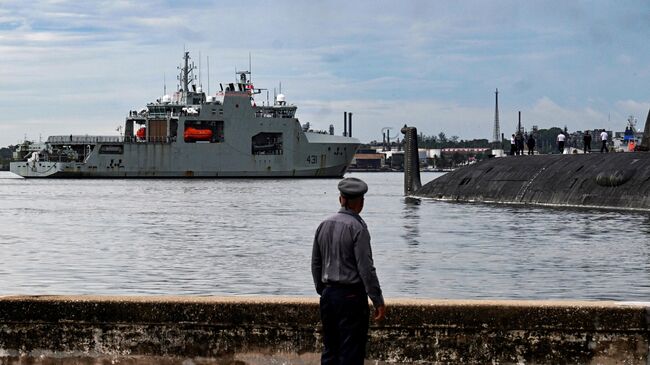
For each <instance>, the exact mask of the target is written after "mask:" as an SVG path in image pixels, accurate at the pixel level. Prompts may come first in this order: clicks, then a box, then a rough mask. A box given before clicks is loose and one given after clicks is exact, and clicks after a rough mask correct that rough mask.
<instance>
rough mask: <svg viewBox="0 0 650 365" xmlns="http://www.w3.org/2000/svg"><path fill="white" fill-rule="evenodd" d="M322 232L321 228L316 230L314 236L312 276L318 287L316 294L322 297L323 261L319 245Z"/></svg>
mask: <svg viewBox="0 0 650 365" xmlns="http://www.w3.org/2000/svg"><path fill="white" fill-rule="evenodd" d="M319 232H320V226H319V227H318V229H317V230H316V234H315V235H314V245H313V247H312V250H311V276H312V278H313V279H314V286H315V287H316V292H317V293H318V294H319V295H320V294H322V293H323V288H324V285H323V280H322V275H323V260H322V257H321V254H320V246H319V244H318V233H319Z"/></svg>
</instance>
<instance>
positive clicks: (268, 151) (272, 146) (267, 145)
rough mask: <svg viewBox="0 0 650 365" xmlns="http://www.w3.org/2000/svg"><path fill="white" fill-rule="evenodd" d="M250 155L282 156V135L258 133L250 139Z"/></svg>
mask: <svg viewBox="0 0 650 365" xmlns="http://www.w3.org/2000/svg"><path fill="white" fill-rule="evenodd" d="M251 153H252V154H253V155H281V154H283V147H282V133H269V132H262V133H258V134H256V135H254V136H253V138H251Z"/></svg>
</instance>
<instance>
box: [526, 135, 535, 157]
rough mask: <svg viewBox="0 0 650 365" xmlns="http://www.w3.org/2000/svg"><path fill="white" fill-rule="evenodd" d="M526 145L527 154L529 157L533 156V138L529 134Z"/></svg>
mask: <svg viewBox="0 0 650 365" xmlns="http://www.w3.org/2000/svg"><path fill="white" fill-rule="evenodd" d="M526 145H527V146H528V154H529V155H534V154H535V137H534V136H533V134H532V133H531V134H530V135H529V136H528V140H527V141H526Z"/></svg>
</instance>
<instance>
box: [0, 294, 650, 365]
mask: <svg viewBox="0 0 650 365" xmlns="http://www.w3.org/2000/svg"><path fill="white" fill-rule="evenodd" d="M387 305H388V309H389V311H388V315H387V318H386V320H385V321H384V322H383V323H380V324H375V323H372V322H371V329H370V334H369V336H370V339H369V345H368V355H367V359H368V360H370V362H368V363H372V364H375V363H377V364H384V363H416V364H418V363H419V364H425V363H426V364H432V363H433V364H485V363H497V364H559V363H569V364H623V363H624V364H646V363H647V361H648V358H649V357H648V348H649V345H650V338H649V337H650V336H649V335H650V332H649V328H648V313H650V312H649V311H648V310H649V309H650V308H649V307H648V306H647V304H646V303H621V302H598V301H510V300H508V301H487V300H408V299H395V300H389V301H387ZM321 343H322V339H321V334H320V322H319V315H318V300H317V298H316V297H314V298H303V297H193V296H176V297H171V296H5V297H0V363H3V364H4V363H9V364H11V363H29V364H53V363H56V364H98V363H107V362H106V361H108V363H111V362H112V363H128V364H153V363H156V364H186V363H194V364H269V363H284V364H318V363H319V362H320V360H319V354H318V353H319V351H320V349H321V347H320V346H321ZM188 360H191V362H187V361H188ZM184 361H185V362H184Z"/></svg>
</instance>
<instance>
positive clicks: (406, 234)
mask: <svg viewBox="0 0 650 365" xmlns="http://www.w3.org/2000/svg"><path fill="white" fill-rule="evenodd" d="M14 176H15V175H12V174H10V173H4V172H3V173H0V257H1V261H2V265H0V295H10V294H116V295H117V294H123V295H130V294H145V295H146V294H161V295H298V296H315V295H316V293H315V292H314V289H313V284H312V281H311V273H310V255H311V247H312V239H313V234H314V231H315V229H316V227H317V226H318V224H319V223H320V221H321V220H322V219H323V218H325V217H326V216H328V215H329V214H332V213H334V212H336V211H337V210H338V194H337V189H336V184H337V182H338V180H337V179H297V180H291V179H247V180H245V179H224V180H211V179H195V180H181V179H178V180H177V179H165V180H155V179H129V180H112V179H100V180H92V179H91V180H55V179H53V180H48V179H45V180H31V179H28V180H25V179H20V178H14ZM347 176H355V177H359V178H361V179H364V180H365V181H367V182H368V185H369V186H370V190H369V192H368V195H367V196H366V207H365V209H364V211H363V212H362V217H363V218H364V219H365V220H366V222H367V224H368V227H369V229H370V233H371V236H372V245H373V254H374V258H375V266H376V267H377V272H378V276H379V279H380V282H381V283H382V286H383V289H384V293H385V296H386V297H387V298H391V297H393V298H394V297H400V298H440V299H443V298H453V299H485V298H493V299H508V298H512V299H515V298H521V299H601V300H625V301H637V300H646V299H647V298H648V297H650V214H647V213H630V212H616V211H606V210H581V209H552V208H541V207H526V206H512V205H488V204H457V203H447V202H436V201H431V200H421V201H410V200H405V198H404V197H403V196H402V194H403V176H402V174H399V173H353V174H348V175H347ZM437 176H439V174H436V173H424V174H423V175H422V180H423V182H427V181H429V180H431V179H433V178H435V177H437Z"/></svg>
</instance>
